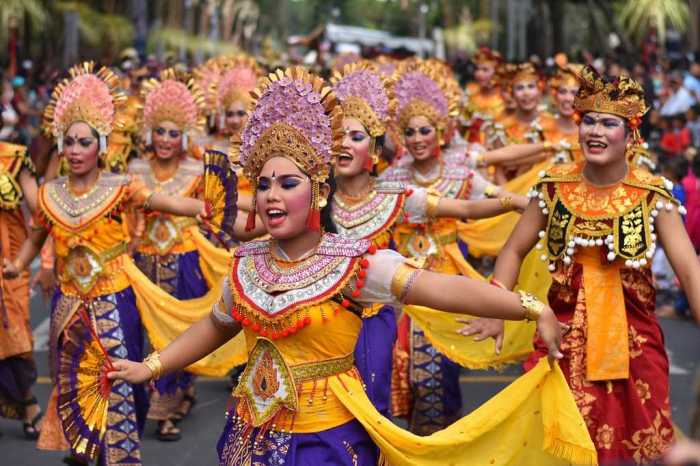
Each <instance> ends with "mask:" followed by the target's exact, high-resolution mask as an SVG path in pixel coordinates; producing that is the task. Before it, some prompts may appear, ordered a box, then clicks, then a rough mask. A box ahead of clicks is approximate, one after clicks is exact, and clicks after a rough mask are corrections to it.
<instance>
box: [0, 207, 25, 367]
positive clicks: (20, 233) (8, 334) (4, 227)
mask: <svg viewBox="0 0 700 466" xmlns="http://www.w3.org/2000/svg"><path fill="white" fill-rule="evenodd" d="M24 224H25V222H24V216H23V215H22V211H21V210H13V211H7V210H1V209H0V253H1V254H0V256H1V257H2V258H3V259H7V260H13V259H14V258H15V257H16V256H17V253H18V252H19V249H20V247H21V246H22V243H23V242H24V239H25V238H26V237H27V232H26V230H25V227H24ZM0 285H1V286H2V302H1V303H0V306H2V307H1V308H0V359H5V358H9V357H10V356H16V355H18V354H23V353H29V352H31V351H32V329H31V326H30V324H29V273H28V272H24V273H22V274H21V275H20V276H19V277H18V278H16V279H14V280H6V279H3V278H2V277H0Z"/></svg>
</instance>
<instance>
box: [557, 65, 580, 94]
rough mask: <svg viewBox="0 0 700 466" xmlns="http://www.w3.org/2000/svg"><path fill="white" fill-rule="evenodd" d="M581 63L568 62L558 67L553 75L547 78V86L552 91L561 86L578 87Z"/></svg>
mask: <svg viewBox="0 0 700 466" xmlns="http://www.w3.org/2000/svg"><path fill="white" fill-rule="evenodd" d="M582 68H583V66H582V65H576V64H573V63H572V64H569V65H566V66H565V67H558V68H557V71H556V72H555V73H554V75H553V76H552V77H551V78H549V88H550V89H551V91H552V92H556V91H557V89H559V87H561V86H572V87H580V86H581V79H580V78H579V75H580V74H581V69H582Z"/></svg>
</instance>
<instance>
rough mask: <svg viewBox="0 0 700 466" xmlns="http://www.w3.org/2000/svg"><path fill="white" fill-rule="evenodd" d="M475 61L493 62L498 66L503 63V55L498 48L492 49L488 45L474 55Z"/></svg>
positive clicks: (473, 59)
mask: <svg viewBox="0 0 700 466" xmlns="http://www.w3.org/2000/svg"><path fill="white" fill-rule="evenodd" d="M472 61H473V62H474V63H477V64H480V63H491V64H493V65H494V66H498V65H500V64H501V63H503V57H501V54H500V53H498V52H497V51H496V50H492V49H490V48H488V47H480V48H479V50H477V51H476V53H475V54H474V56H473V57H472Z"/></svg>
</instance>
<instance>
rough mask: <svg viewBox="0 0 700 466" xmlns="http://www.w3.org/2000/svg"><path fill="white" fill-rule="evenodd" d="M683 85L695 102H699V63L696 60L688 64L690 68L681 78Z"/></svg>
mask: <svg viewBox="0 0 700 466" xmlns="http://www.w3.org/2000/svg"><path fill="white" fill-rule="evenodd" d="M696 60H697V59H696ZM683 87H685V88H686V89H688V91H690V94H691V95H692V96H693V98H694V99H695V102H696V103H697V102H700V63H698V62H697V61H694V62H693V63H691V64H690V69H689V70H688V73H686V75H685V78H683Z"/></svg>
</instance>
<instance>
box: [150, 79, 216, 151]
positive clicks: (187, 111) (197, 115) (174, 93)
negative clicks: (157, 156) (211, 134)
mask: <svg viewBox="0 0 700 466" xmlns="http://www.w3.org/2000/svg"><path fill="white" fill-rule="evenodd" d="M141 94H142V96H143V100H144V105H143V122H144V127H145V131H146V144H148V145H150V144H151V131H152V130H153V128H155V127H156V126H157V125H158V124H160V123H161V122H163V121H171V122H173V123H175V125H177V127H178V128H180V130H181V131H182V147H183V149H187V147H188V135H189V134H190V133H192V132H193V131H197V130H200V129H202V127H203V126H204V115H203V110H204V105H205V99H204V95H203V94H202V92H201V90H200V89H199V86H198V85H197V84H196V83H195V82H194V80H193V79H189V78H188V77H187V76H185V75H183V74H178V73H177V72H176V71H175V70H173V69H172V68H169V69H166V70H164V71H162V72H161V73H160V80H158V79H155V78H152V79H148V80H146V81H144V82H143V83H142V84H141Z"/></svg>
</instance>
